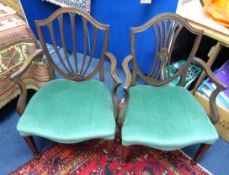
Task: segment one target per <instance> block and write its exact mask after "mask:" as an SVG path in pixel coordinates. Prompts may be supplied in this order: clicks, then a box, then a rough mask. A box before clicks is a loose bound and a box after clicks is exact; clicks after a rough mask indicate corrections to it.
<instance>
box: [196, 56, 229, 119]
mask: <svg viewBox="0 0 229 175" xmlns="http://www.w3.org/2000/svg"><path fill="white" fill-rule="evenodd" d="M193 63H194V64H196V65H198V66H200V67H201V68H202V69H203V70H204V71H205V73H206V74H207V76H208V77H209V79H210V80H211V81H212V82H213V83H214V84H215V85H216V89H215V90H214V91H213V92H212V94H211V96H210V99H209V102H210V117H211V121H212V123H216V122H218V120H219V114H218V111H217V108H216V96H217V95H218V94H219V92H221V91H223V90H225V89H227V86H225V85H224V84H223V83H221V82H220V81H219V80H218V79H217V78H216V77H215V75H214V74H213V72H212V70H211V69H210V68H209V67H208V65H207V64H206V63H205V62H204V61H203V60H202V59H200V58H196V57H195V58H194V59H193Z"/></svg>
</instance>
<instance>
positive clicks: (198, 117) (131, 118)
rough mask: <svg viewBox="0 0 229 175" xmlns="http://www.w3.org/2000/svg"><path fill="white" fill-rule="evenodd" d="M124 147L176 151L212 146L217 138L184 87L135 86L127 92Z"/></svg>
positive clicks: (207, 120)
mask: <svg viewBox="0 0 229 175" xmlns="http://www.w3.org/2000/svg"><path fill="white" fill-rule="evenodd" d="M129 94H130V95H129V102H128V107H127V111H126V118H125V121H124V123H123V127H122V144H123V145H126V146H128V145H146V146H149V147H153V148H156V149H160V150H176V149H179V148H183V147H185V146H188V145H192V144H196V143H207V144H213V143H214V142H215V140H216V139H217V138H218V134H217V132H216V130H215V128H214V126H213V125H212V123H211V121H210V120H209V117H208V116H207V115H206V113H205V111H204V110H203V109H202V107H201V106H200V104H199V103H198V102H197V100H196V99H195V98H194V97H193V95H192V94H191V93H190V92H189V91H187V90H186V89H185V88H183V87H173V86H162V87H152V86H145V85H138V86H135V87H131V88H130V89H129Z"/></svg>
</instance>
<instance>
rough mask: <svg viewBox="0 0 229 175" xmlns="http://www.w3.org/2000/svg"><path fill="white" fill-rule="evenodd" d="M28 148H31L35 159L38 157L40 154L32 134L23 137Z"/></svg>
mask: <svg viewBox="0 0 229 175" xmlns="http://www.w3.org/2000/svg"><path fill="white" fill-rule="evenodd" d="M23 138H24V140H25V142H26V143H27V145H28V146H29V148H30V149H31V151H32V153H33V156H34V158H35V159H38V158H40V154H39V152H38V150H37V147H36V144H35V142H34V139H33V137H32V136H27V137H23Z"/></svg>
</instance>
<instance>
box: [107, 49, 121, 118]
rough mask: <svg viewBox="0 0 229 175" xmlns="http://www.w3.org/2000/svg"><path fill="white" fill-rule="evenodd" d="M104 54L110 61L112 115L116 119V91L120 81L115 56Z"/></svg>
mask: <svg viewBox="0 0 229 175" xmlns="http://www.w3.org/2000/svg"><path fill="white" fill-rule="evenodd" d="M105 56H106V57H107V58H108V59H109V60H110V62H111V77H112V79H113V81H114V83H113V86H112V100H113V106H114V116H115V119H116V118H117V115H118V99H117V97H116V91H117V89H118V87H119V85H120V84H121V81H120V80H119V78H118V76H117V74H116V66H117V61H116V58H115V56H114V55H113V54H111V53H105Z"/></svg>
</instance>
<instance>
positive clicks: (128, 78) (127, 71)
mask: <svg viewBox="0 0 229 175" xmlns="http://www.w3.org/2000/svg"><path fill="white" fill-rule="evenodd" d="M132 60H133V56H132V55H128V56H127V57H126V58H125V59H124V60H123V62H122V68H123V70H124V72H125V75H126V82H125V85H124V89H125V90H127V89H128V88H129V87H130V85H131V72H130V69H129V67H128V64H129V62H130V61H132Z"/></svg>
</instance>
